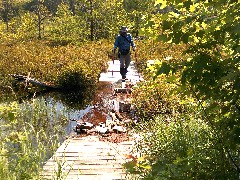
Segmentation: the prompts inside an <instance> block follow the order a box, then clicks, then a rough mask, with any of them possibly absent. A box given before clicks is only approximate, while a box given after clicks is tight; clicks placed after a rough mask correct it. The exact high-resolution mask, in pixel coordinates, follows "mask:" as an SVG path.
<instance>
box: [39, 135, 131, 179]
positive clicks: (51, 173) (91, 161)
mask: <svg viewBox="0 0 240 180" xmlns="http://www.w3.org/2000/svg"><path fill="white" fill-rule="evenodd" d="M132 145H133V142H132V141H125V142H121V143H118V144H116V143H111V142H104V141H99V138H98V137H97V136H86V137H80V138H72V139H68V140H66V141H65V142H64V143H63V144H62V145H61V146H60V147H59V148H58V150H57V152H56V153H55V154H54V156H53V157H52V158H51V159H49V160H48V162H47V163H46V164H45V166H44V167H43V170H44V173H43V177H44V178H45V179H57V176H59V177H61V178H62V179H69V180H75V179H76V180H77V179H84V180H85V179H86V180H108V179H109V180H112V179H128V177H127V175H126V173H125V171H124V170H123V167H122V164H123V163H125V162H126V160H127V159H126V156H125V155H127V154H130V153H131V148H132Z"/></svg>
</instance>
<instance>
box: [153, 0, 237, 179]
mask: <svg viewBox="0 0 240 180" xmlns="http://www.w3.org/2000/svg"><path fill="white" fill-rule="evenodd" d="M155 4H156V5H160V8H161V9H164V8H166V7H172V8H171V9H172V10H171V11H170V12H168V13H165V14H156V15H154V16H153V17H152V19H151V22H149V24H148V28H149V27H152V30H153V29H154V28H156V27H157V28H156V29H155V30H157V31H156V32H157V35H156V36H155V38H156V39H158V40H163V41H165V42H167V43H175V44H181V43H185V44H187V46H188V48H187V51H186V52H185V53H186V54H188V56H189V58H188V59H186V60H183V61H175V62H174V63H168V64H167V63H164V64H163V66H162V67H161V68H159V71H158V73H157V75H159V74H162V73H163V69H164V68H168V69H169V70H168V71H167V72H178V73H179V72H181V77H180V78H181V83H182V84H181V86H182V89H185V91H186V92H187V91H188V92H190V93H191V96H194V97H195V98H196V99H197V100H198V102H199V104H200V106H201V107H202V109H203V115H204V117H205V119H204V120H205V122H207V123H208V124H209V125H210V126H211V127H212V129H213V134H214V138H215V139H214V140H213V141H215V142H216V144H215V146H216V148H217V149H218V151H219V152H222V154H224V156H223V157H222V161H225V162H231V167H230V168H232V169H234V170H235V172H232V171H231V172H232V173H233V174H232V175H233V176H232V177H237V176H238V174H239V173H240V167H239V162H240V157H239V148H240V143H239V142H240V141H239V136H240V125H239V124H240V108H239V107H240V99H239V98H240V78H239V77H240V63H239V62H240V61H239V55H240V54H239V50H240V49H239V36H240V35H239V29H240V25H239V24H240V21H239V20H240V19H239V3H238V1H235V0H220V1H215V0H213V1H194V0H187V1H186V0H168V1H166V0H156V3H155ZM159 27H161V30H159V29H158V28H159ZM164 66H165V67H164ZM170 70H171V71H170ZM222 170H223V171H224V172H223V173H227V172H226V171H227V170H226V171H225V170H224V169H222Z"/></svg>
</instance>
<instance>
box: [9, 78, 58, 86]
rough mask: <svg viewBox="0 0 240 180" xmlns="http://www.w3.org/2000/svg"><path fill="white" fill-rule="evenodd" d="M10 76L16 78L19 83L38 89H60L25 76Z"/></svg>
mask: <svg viewBox="0 0 240 180" xmlns="http://www.w3.org/2000/svg"><path fill="white" fill-rule="evenodd" d="M9 75H10V76H12V77H14V78H15V80H17V81H19V82H25V83H26V84H27V83H30V84H33V85H35V86H38V87H42V88H47V89H59V87H57V86H54V85H49V84H47V83H44V82H40V81H38V80H36V79H34V78H30V77H29V76H24V75H18V74H9Z"/></svg>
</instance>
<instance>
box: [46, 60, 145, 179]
mask: <svg viewBox="0 0 240 180" xmlns="http://www.w3.org/2000/svg"><path fill="white" fill-rule="evenodd" d="M119 68H120V63H119V61H118V60H115V61H109V68H108V71H107V72H105V73H102V74H101V75H100V78H99V81H106V82H117V81H121V75H120V73H119ZM127 78H128V81H131V82H138V81H140V80H141V77H140V75H139V74H138V72H137V70H136V69H135V67H134V63H132V62H131V64H130V67H129V68H128V73H127ZM99 136H101V135H88V136H81V137H76V136H75V137H74V136H73V137H70V138H68V139H66V140H65V141H64V142H63V143H62V145H61V146H60V147H59V148H58V149H57V151H56V152H55V153H54V155H53V156H52V157H51V158H50V159H49V160H48V161H47V162H46V164H45V165H44V166H43V173H42V175H41V176H42V177H43V179H66V180H117V179H118V180H120V179H131V177H130V175H127V174H126V172H125V170H124V168H123V164H124V163H126V162H127V161H128V160H129V159H127V157H128V155H129V154H131V153H132V148H133V143H134V142H133V141H132V140H128V141H124V142H120V143H112V142H108V141H103V140H100V139H101V138H99Z"/></svg>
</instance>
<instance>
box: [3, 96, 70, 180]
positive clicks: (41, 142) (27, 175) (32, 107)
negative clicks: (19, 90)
mask: <svg viewBox="0 0 240 180" xmlns="http://www.w3.org/2000/svg"><path fill="white" fill-rule="evenodd" d="M0 112H1V113H0V121H1V128H0V131H1V137H0V159H1V161H0V179H9V180H11V179H40V178H41V177H40V172H41V168H42V166H43V164H44V162H45V161H46V160H47V159H48V158H49V157H50V156H51V155H52V153H53V152H54V151H55V150H56V148H57V147H58V146H59V145H60V143H59V142H60V141H61V138H62V137H63V136H64V133H65V132H64V128H63V127H64V126H65V125H66V123H67V122H68V121H67V117H66V116H67V115H64V114H63V113H62V112H57V110H56V107H54V106H50V105H48V104H47V103H46V101H45V100H44V99H40V100H33V101H31V102H23V103H22V104H18V103H17V102H11V103H5V104H1V105H0Z"/></svg>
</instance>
